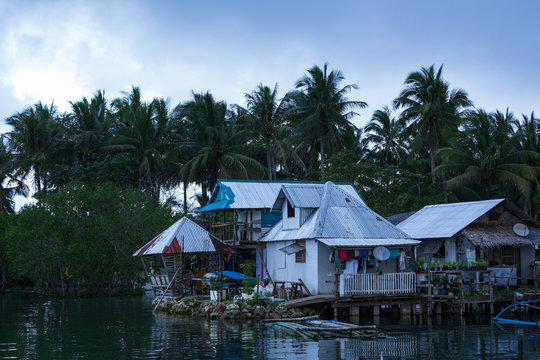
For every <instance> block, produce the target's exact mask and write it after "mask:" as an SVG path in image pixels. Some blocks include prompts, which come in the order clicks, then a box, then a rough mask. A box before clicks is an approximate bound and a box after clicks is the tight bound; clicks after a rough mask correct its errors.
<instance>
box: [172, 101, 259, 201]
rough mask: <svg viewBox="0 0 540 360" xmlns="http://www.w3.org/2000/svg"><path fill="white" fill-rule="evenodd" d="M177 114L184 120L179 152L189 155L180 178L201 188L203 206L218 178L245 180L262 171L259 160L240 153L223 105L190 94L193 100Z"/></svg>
mask: <svg viewBox="0 0 540 360" xmlns="http://www.w3.org/2000/svg"><path fill="white" fill-rule="evenodd" d="M177 112H178V113H179V114H180V116H181V117H182V118H184V119H185V122H184V126H185V129H184V132H185V134H186V139H185V142H184V145H183V147H182V149H183V150H184V151H187V152H188V153H189V154H190V158H189V160H188V161H187V162H186V163H185V165H184V166H183V167H182V177H183V178H184V179H186V180H188V181H194V182H197V183H198V184H200V185H201V188H202V199H201V201H202V202H203V203H204V202H207V200H208V191H209V190H211V189H213V188H214V186H215V185H216V183H217V180H218V178H231V177H239V178H243V179H247V178H248V177H249V174H250V173H252V172H259V173H260V172H264V168H263V166H262V165H261V164H260V163H259V162H258V161H256V160H254V159H253V158H251V157H249V156H246V155H243V154H241V153H240V151H239V150H240V146H241V145H242V144H241V143H240V144H239V142H238V141H237V140H238V136H239V134H238V133H237V132H236V128H235V124H233V123H232V121H231V118H230V113H229V112H228V111H227V104H226V103H225V102H222V101H215V100H214V97H213V96H212V95H211V94H210V93H208V92H207V93H204V94H203V93H193V100H191V101H188V102H186V103H185V104H182V105H179V107H178V108H177Z"/></svg>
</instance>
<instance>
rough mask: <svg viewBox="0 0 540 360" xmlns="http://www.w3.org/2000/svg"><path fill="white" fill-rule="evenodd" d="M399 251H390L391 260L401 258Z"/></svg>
mask: <svg viewBox="0 0 540 360" xmlns="http://www.w3.org/2000/svg"><path fill="white" fill-rule="evenodd" d="M399 255H400V254H399V249H390V258H391V259H393V258H397V257H399Z"/></svg>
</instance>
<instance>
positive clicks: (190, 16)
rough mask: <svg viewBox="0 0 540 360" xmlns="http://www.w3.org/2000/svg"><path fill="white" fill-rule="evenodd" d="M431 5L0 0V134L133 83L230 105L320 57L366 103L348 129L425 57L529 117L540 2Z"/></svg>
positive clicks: (533, 104)
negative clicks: (16, 117) (21, 115)
mask: <svg viewBox="0 0 540 360" xmlns="http://www.w3.org/2000/svg"><path fill="white" fill-rule="evenodd" d="M111 3H113V4H111ZM441 3H442V2H436V1H370V2H366V1H336V2H333V3H331V2H329V1H324V2H323V1H321V2H318V3H315V2H314V1H276V0H274V1H266V2H260V1H252V0H251V1H152V2H150V1H129V2H128V1H126V2H122V1H118V2H112V1H87V2H84V1H73V0H69V1H30V0H20V1H6V0H0V34H1V36H0V132H5V131H8V130H9V129H8V127H7V126H5V125H4V123H3V121H2V120H3V119H5V118H6V117H8V116H10V115H12V114H13V113H15V112H18V111H21V110H23V109H24V108H25V107H26V106H30V105H32V104H34V103H35V102H37V101H40V100H41V101H43V102H45V103H51V102H52V101H54V104H55V105H57V106H58V107H59V108H60V109H61V110H63V111H67V110H69V101H70V100H72V101H73V100H78V99H80V98H82V97H83V96H91V95H92V93H93V92H94V91H95V90H96V89H105V91H106V94H107V96H108V97H116V96H118V95H119V94H120V92H121V91H123V90H129V88H130V87H131V86H132V85H134V86H140V87H141V89H142V91H143V96H144V97H145V98H147V99H151V98H152V97H155V96H159V97H166V98H169V99H170V100H171V105H176V104H177V103H179V102H181V101H185V100H187V99H189V97H190V93H191V91H192V90H195V91H206V90H210V91H211V92H212V93H214V95H215V96H216V98H218V99H223V100H226V101H227V102H229V103H242V99H243V94H244V93H245V92H249V91H251V90H253V89H254V88H255V86H256V85H257V84H258V83H260V82H262V83H264V84H268V85H273V84H274V83H278V84H279V86H280V90H281V93H282V94H283V93H284V92H285V91H287V90H290V89H291V88H292V87H293V86H294V83H295V81H296V80H298V79H299V78H300V77H301V76H302V74H303V73H304V72H305V70H306V69H308V68H309V67H311V66H312V65H314V64H319V65H322V64H324V62H328V63H329V66H330V67H331V68H337V69H340V70H342V71H343V73H344V75H345V77H346V83H356V84H358V86H359V90H357V91H354V92H353V93H352V94H351V98H352V99H357V100H364V101H366V102H367V103H368V104H369V108H367V109H365V110H362V111H361V117H360V118H359V119H356V120H355V123H356V125H359V126H360V125H363V124H364V123H365V122H366V121H367V120H369V117H370V115H371V114H372V113H373V111H374V110H376V109H377V108H380V107H381V106H382V105H384V104H389V103H390V102H391V101H392V99H393V98H394V97H395V96H396V95H397V94H398V93H399V91H400V89H401V88H402V84H403V80H404V79H405V77H406V75H407V74H408V73H409V72H411V71H415V70H418V69H420V67H422V66H429V65H431V64H436V65H439V64H444V76H445V78H446V79H447V80H448V81H449V82H450V83H451V84H452V86H454V87H460V88H463V89H465V90H466V91H467V92H468V93H469V95H470V97H471V98H472V100H473V101H474V103H475V105H476V106H477V107H482V108H486V109H487V110H489V111H492V110H495V109H496V108H499V109H504V108H506V107H507V106H508V107H510V110H511V111H514V112H515V113H517V114H521V113H530V112H531V111H532V110H535V109H536V110H537V112H540V96H539V89H538V84H540V71H538V64H539V61H538V56H539V52H540V31H539V30H538V25H537V21H538V17H539V15H540V3H538V2H533V1H530V2H527V1H520V2H510V1H493V0H491V1H451V2H447V3H448V5H443V4H441Z"/></svg>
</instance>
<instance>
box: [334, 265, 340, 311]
mask: <svg viewBox="0 0 540 360" xmlns="http://www.w3.org/2000/svg"><path fill="white" fill-rule="evenodd" d="M334 278H335V280H334V282H335V294H334V320H337V316H338V302H339V271H338V270H337V269H336V271H335V273H334Z"/></svg>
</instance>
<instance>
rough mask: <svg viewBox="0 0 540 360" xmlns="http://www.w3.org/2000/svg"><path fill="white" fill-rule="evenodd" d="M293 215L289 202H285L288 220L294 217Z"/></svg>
mask: <svg viewBox="0 0 540 360" xmlns="http://www.w3.org/2000/svg"><path fill="white" fill-rule="evenodd" d="M294 213H295V211H294V208H293V207H292V205H291V203H290V202H289V200H287V217H288V218H293V217H294V215H295V214H294Z"/></svg>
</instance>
